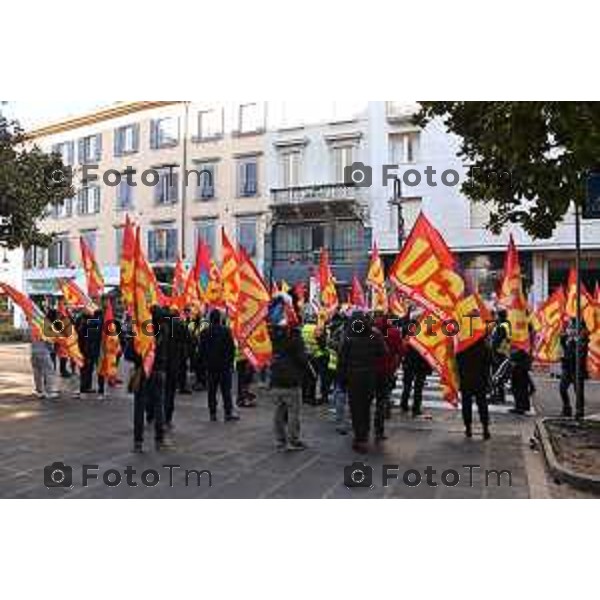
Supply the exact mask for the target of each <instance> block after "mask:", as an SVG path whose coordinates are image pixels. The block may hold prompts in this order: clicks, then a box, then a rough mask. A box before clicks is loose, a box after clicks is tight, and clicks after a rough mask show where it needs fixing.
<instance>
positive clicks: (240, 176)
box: [237, 162, 246, 196]
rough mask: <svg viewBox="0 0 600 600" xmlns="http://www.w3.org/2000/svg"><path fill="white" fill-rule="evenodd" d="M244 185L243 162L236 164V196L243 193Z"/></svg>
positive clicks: (244, 170) (244, 168) (244, 172)
mask: <svg viewBox="0 0 600 600" xmlns="http://www.w3.org/2000/svg"><path fill="white" fill-rule="evenodd" d="M245 187H246V165H245V163H243V162H240V163H239V164H238V185H237V188H238V196H243V195H244V189H245Z"/></svg>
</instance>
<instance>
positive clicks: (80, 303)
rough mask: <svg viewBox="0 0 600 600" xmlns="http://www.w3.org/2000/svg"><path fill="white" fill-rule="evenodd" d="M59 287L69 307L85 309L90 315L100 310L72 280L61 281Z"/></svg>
mask: <svg viewBox="0 0 600 600" xmlns="http://www.w3.org/2000/svg"><path fill="white" fill-rule="evenodd" d="M58 286H59V288H60V291H61V292H62V295H63V297H64V301H65V304H66V305H67V306H68V307H72V308H83V309H85V310H86V312H88V313H90V314H93V313H95V312H96V311H97V310H98V305H97V304H96V303H95V302H94V301H93V300H92V299H91V298H90V297H89V296H88V295H87V294H86V293H85V292H84V291H83V290H82V289H81V288H80V287H79V286H78V285H77V284H76V283H75V281H73V280H72V279H59V280H58Z"/></svg>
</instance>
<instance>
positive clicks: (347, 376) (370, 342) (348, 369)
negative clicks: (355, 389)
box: [338, 322, 385, 385]
mask: <svg viewBox="0 0 600 600" xmlns="http://www.w3.org/2000/svg"><path fill="white" fill-rule="evenodd" d="M384 356H385V345H384V342H383V336H382V335H381V333H380V332H374V331H373V329H372V328H371V327H370V325H369V323H368V322H366V323H365V326H364V329H363V327H362V325H360V326H358V327H356V326H353V325H352V323H351V325H350V328H349V330H348V332H347V335H346V337H345V339H344V342H343V344H342V349H341V352H340V356H339V364H338V368H339V372H340V378H341V380H342V381H343V382H345V383H346V384H347V385H352V383H353V382H357V381H362V382H363V383H365V385H366V384H370V385H374V383H375V377H376V373H375V371H376V367H377V362H378V361H379V360H380V359H382V358H383V357H384Z"/></svg>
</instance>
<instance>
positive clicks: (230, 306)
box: [221, 227, 240, 329]
mask: <svg viewBox="0 0 600 600" xmlns="http://www.w3.org/2000/svg"><path fill="white" fill-rule="evenodd" d="M221 237H222V246H223V262H222V265H221V280H222V283H223V301H224V302H225V306H226V307H227V311H228V313H229V317H230V319H231V323H232V325H233V327H234V329H235V327H236V319H237V306H238V296H239V294H240V271H239V265H238V262H239V261H238V255H237V252H236V251H235V248H234V247H233V244H232V243H231V242H230V241H229V238H228V237H227V234H226V233H225V228H224V227H223V228H222V229H221Z"/></svg>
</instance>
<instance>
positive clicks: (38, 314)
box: [0, 282, 51, 340]
mask: <svg viewBox="0 0 600 600" xmlns="http://www.w3.org/2000/svg"><path fill="white" fill-rule="evenodd" d="M0 292H4V293H5V294H6V295H7V296H8V297H9V298H10V299H11V300H12V301H13V302H14V303H15V304H16V305H17V306H18V307H19V308H20V309H21V310H22V311H23V313H24V314H25V318H26V319H27V323H28V324H29V327H30V328H31V337H32V339H34V340H43V339H46V335H45V331H44V323H45V326H46V328H47V327H49V326H51V324H50V323H49V322H48V321H47V319H46V317H45V315H44V313H43V312H42V309H41V308H40V307H39V306H38V305H37V304H36V303H35V302H34V301H33V300H32V299H31V298H30V297H29V296H28V295H27V294H24V293H23V292H20V291H19V290H17V289H15V288H14V287H12V285H9V284H8V283H2V282H0Z"/></svg>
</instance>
